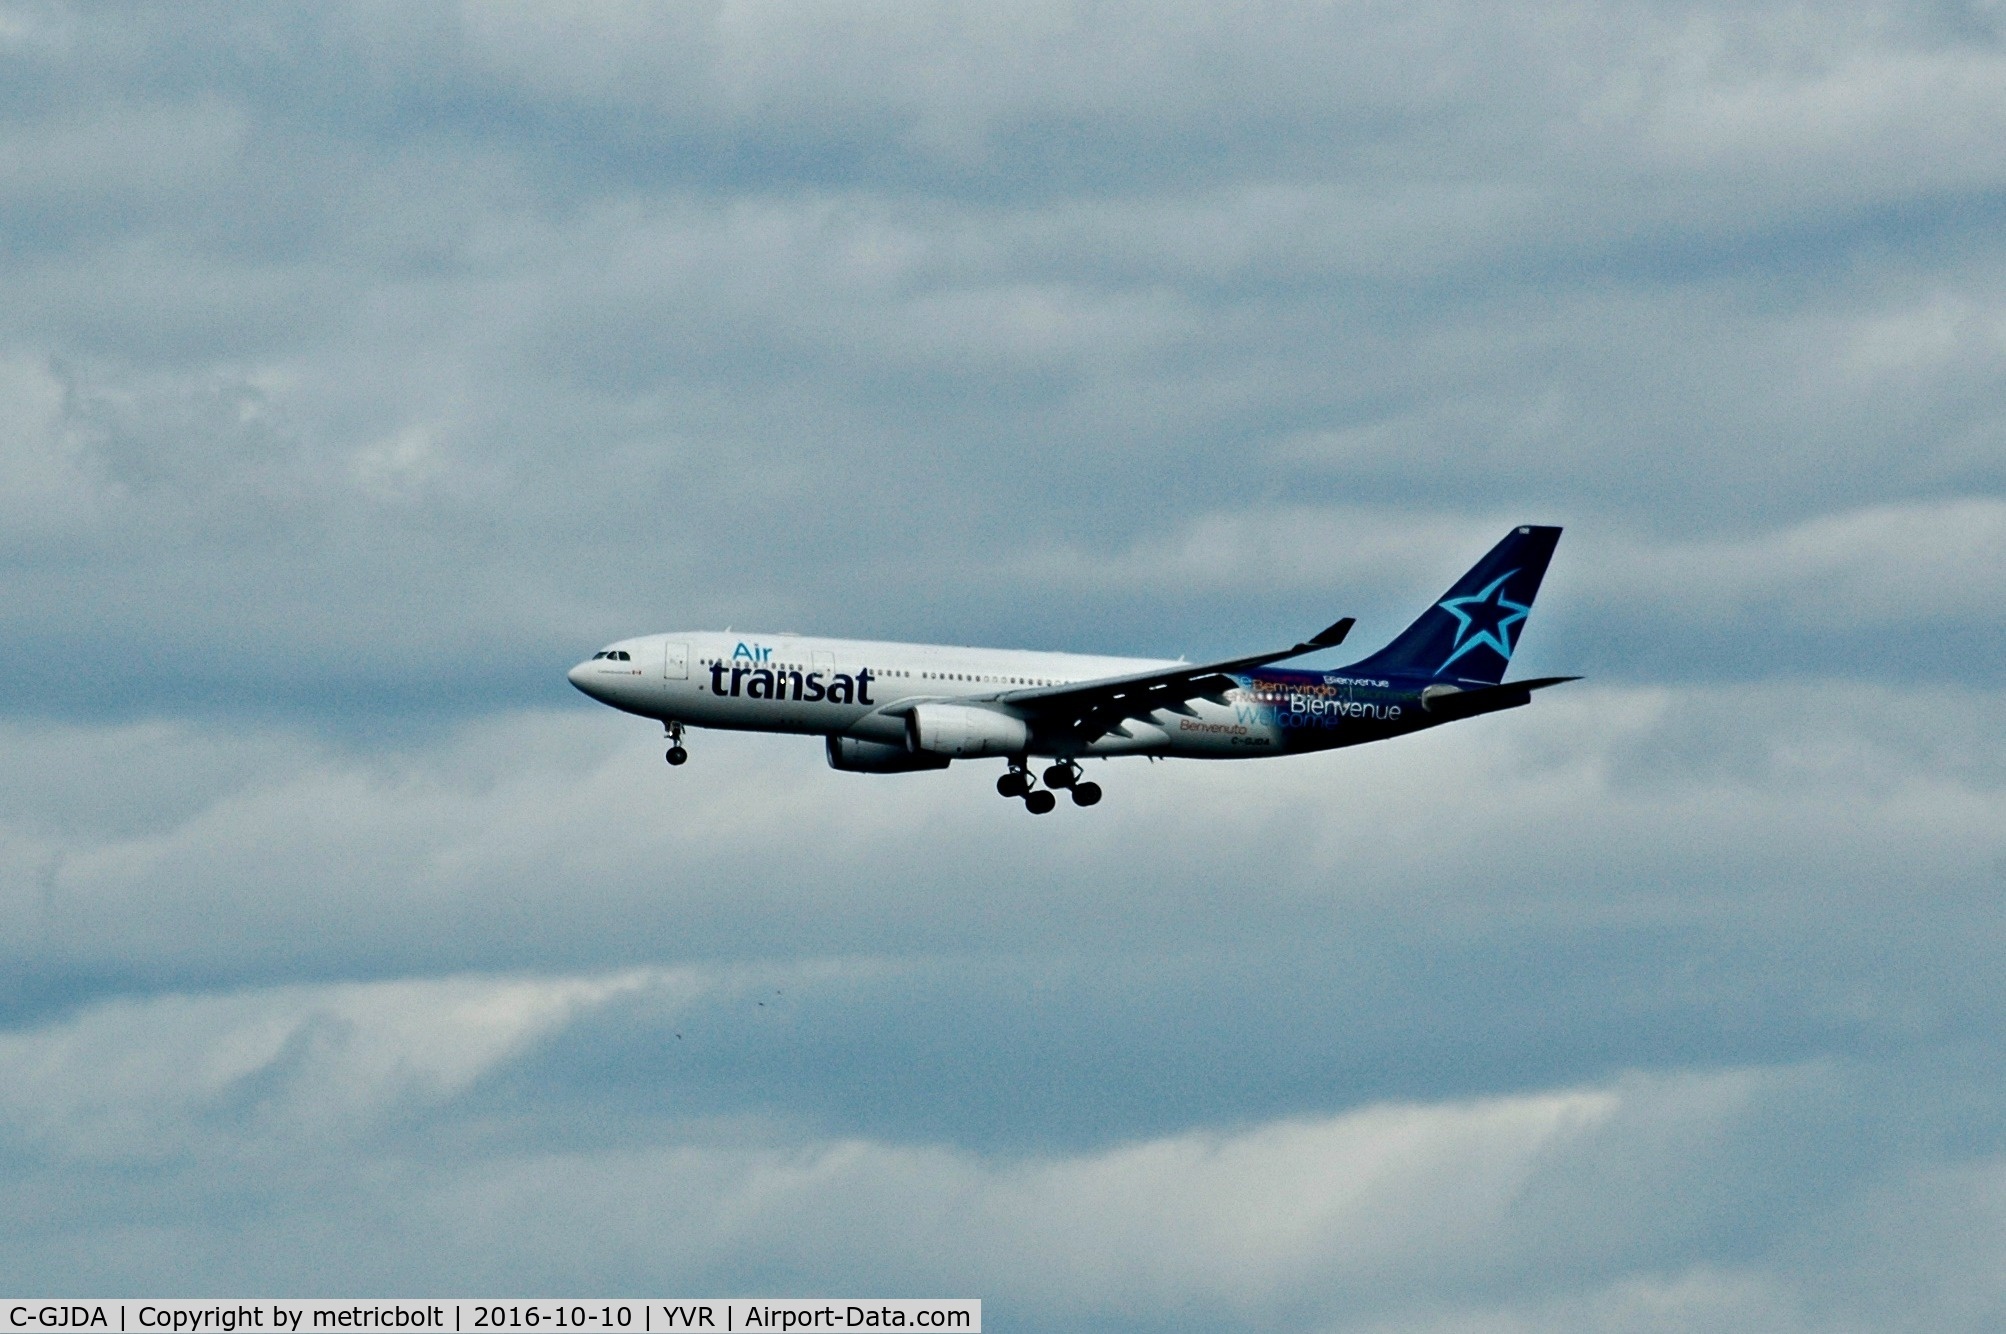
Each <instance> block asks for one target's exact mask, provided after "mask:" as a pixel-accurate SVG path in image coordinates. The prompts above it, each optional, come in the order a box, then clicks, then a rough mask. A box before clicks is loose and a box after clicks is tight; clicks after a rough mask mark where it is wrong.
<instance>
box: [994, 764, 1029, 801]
mask: <svg viewBox="0 0 2006 1334" xmlns="http://www.w3.org/2000/svg"><path fill="white" fill-rule="evenodd" d="M1030 790H1031V775H1029V774H1027V773H1025V772H1024V771H1023V770H1022V769H1012V770H1011V771H1010V772H1009V773H1006V774H1004V775H1003V776H1002V777H1001V778H999V779H997V780H996V794H997V795H998V796H1003V797H1021V796H1023V795H1024V794H1025V793H1027V792H1029V791H1030Z"/></svg>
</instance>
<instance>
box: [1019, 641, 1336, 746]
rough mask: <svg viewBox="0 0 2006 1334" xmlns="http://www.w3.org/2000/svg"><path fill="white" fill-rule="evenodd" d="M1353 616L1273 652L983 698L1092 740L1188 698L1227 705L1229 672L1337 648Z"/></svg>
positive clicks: (1178, 707)
mask: <svg viewBox="0 0 2006 1334" xmlns="http://www.w3.org/2000/svg"><path fill="white" fill-rule="evenodd" d="M1352 624H1353V618H1352V617H1349V616H1347V617H1345V618H1344V619H1343V620H1341V621H1339V622H1337V623H1336V624H1335V625H1331V626H1327V627H1326V628H1324V629H1322V630H1319V631H1318V632H1317V633H1315V634H1313V635H1311V636H1310V637H1309V638H1308V639H1305V640H1303V641H1302V642H1301V643H1300V644H1297V645H1295V646H1294V647H1292V648H1285V649H1282V650H1280V651H1279V652H1275V653H1255V654H1251V655H1249V656H1247V657H1244V658H1227V659H1225V660H1223V661H1220V662H1202V663H1189V664H1186V663H1179V664H1178V665H1177V666H1175V667H1168V668H1162V669H1159V670H1156V671H1151V672H1134V673H1131V674H1130V675H1127V676H1104V677H1101V678H1100V679H1098V680H1094V681H1075V682H1072V683H1070V684H1068V685H1062V686H1035V687H1032V688H1030V689H1027V690H1004V691H999V692H997V693H996V694H993V695H987V696H981V697H979V698H981V699H982V700H983V701H984V702H989V703H996V704H1001V705H1003V706H1005V707H1007V708H1009V709H1010V710H1012V711H1013V712H1015V713H1018V714H1021V715H1022V716H1023V717H1025V718H1027V719H1029V720H1031V721H1033V722H1036V723H1040V724H1043V725H1044V726H1047V727H1057V728H1062V729H1064V730H1066V731H1069V732H1072V733H1074V734H1076V735H1077V736H1079V737H1080V739H1081V740H1084V741H1091V740H1093V739H1094V738H1095V737H1098V736H1101V735H1104V734H1105V733H1108V732H1111V731H1114V730H1115V729H1116V728H1118V727H1120V726H1121V722H1122V719H1124V718H1142V717H1146V716H1147V715H1149V714H1150V713H1152V712H1154V711H1155V710H1157V709H1169V710H1170V711H1171V712H1173V713H1178V712H1184V713H1189V712H1190V710H1189V709H1188V708H1186V707H1185V704H1184V702H1185V701H1186V700H1191V699H1210V700H1212V701H1214V702H1216V703H1221V704H1223V703H1224V702H1225V700H1226V692H1227V691H1229V690H1233V689H1235V688H1236V687H1237V686H1238V684H1239V683H1238V682H1236V681H1234V680H1233V679H1232V677H1231V676H1230V675H1228V673H1231V672H1240V671H1246V670H1247V669H1249V668H1253V667H1265V666H1267V665H1268V664H1269V663H1271V662H1280V661H1282V660H1283V659H1285V658H1297V657H1301V656H1302V655H1303V654H1305V653H1314V652H1315V651H1316V650H1318V649H1323V648H1334V647H1336V646H1337V645H1339V644H1341V643H1343V642H1344V637H1345V636H1346V635H1348V634H1350V633H1351V627H1352Z"/></svg>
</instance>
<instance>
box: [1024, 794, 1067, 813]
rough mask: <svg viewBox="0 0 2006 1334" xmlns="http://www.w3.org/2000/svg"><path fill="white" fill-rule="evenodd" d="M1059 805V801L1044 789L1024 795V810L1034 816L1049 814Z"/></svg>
mask: <svg viewBox="0 0 2006 1334" xmlns="http://www.w3.org/2000/svg"><path fill="white" fill-rule="evenodd" d="M1058 804H1059V799H1058V798H1057V797H1055V796H1053V795H1052V794H1051V793H1049V792H1046V791H1044V790H1043V789H1040V790H1039V791H1036V792H1027V793H1025V794H1024V809H1025V810H1027V811H1029V812H1031V814H1033V815H1046V814H1049V813H1050V812H1051V809H1052V807H1054V806H1056V805H1058Z"/></svg>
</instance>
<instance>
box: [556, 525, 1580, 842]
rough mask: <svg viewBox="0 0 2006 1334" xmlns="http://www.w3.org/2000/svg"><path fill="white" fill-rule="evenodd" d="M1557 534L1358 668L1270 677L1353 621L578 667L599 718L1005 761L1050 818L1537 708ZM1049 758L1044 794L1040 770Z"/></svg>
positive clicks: (652, 644)
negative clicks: (1148, 789)
mask: <svg viewBox="0 0 2006 1334" xmlns="http://www.w3.org/2000/svg"><path fill="white" fill-rule="evenodd" d="M1559 540H1560V529H1558V528H1549V527H1537V526H1526V527H1521V528H1517V529H1514V530H1513V531H1512V532H1511V533H1509V534H1507V535H1506V536H1505V538H1504V540H1503V541H1501V542H1499V543H1498V544H1497V545H1496V546H1495V547H1493V548H1491V550H1490V552H1489V553H1488V554H1486V555H1485V556H1484V558H1483V559H1482V560H1480V561H1478V562H1477V563H1476V564H1475V565H1473V566H1471V567H1470V570H1469V572H1468V573H1467V574H1465V575H1464V576H1463V577H1462V578H1461V579H1458V580H1457V581H1456V582H1455V584H1454V585H1453V586H1451V587H1450V589H1449V591H1448V592H1447V593H1444V594H1443V595H1442V597H1441V599H1440V600H1439V601H1437V602H1435V603H1434V604H1433V605H1432V606H1430V607H1429V608H1428V609H1427V610H1426V611H1424V612H1422V613H1421V615H1420V618H1419V619H1417V620H1416V621H1415V622H1414V623H1413V624H1412V625H1410V626H1408V627H1407V628H1406V629H1405V630H1403V631H1402V632H1401V633H1400V634H1399V635H1398V636H1396V637H1395V638H1394V639H1393V641H1392V642H1391V643H1389V644H1387V645H1386V647H1384V648H1382V649H1380V650H1379V651H1378V652H1377V653H1373V654H1371V655H1369V656H1367V657H1364V658H1361V659H1359V660H1358V661H1357V662H1354V663H1352V664H1351V665H1350V666H1348V667H1342V668H1338V669H1337V670H1335V671H1318V670H1302V669H1289V668H1282V667H1277V666H1276V665H1275V664H1277V663H1282V662H1286V661H1288V660H1290V659H1292V658H1299V657H1302V656H1304V655H1306V654H1310V653H1316V652H1319V651H1322V650H1326V649H1331V648H1335V647H1337V646H1338V645H1340V644H1342V643H1343V642H1344V639H1345V636H1346V635H1348V634H1349V633H1350V631H1351V627H1352V625H1353V618H1352V617H1349V616H1347V617H1345V618H1344V619H1342V620H1340V621H1337V622H1336V623H1334V624H1332V625H1330V626H1328V627H1326V628H1325V629H1323V630H1320V631H1318V632H1317V633H1316V634H1313V635H1311V636H1310V637H1309V638H1307V639H1304V640H1301V641H1299V642H1298V643H1296V644H1293V645H1291V646H1290V647H1288V648H1285V649H1280V650H1276V651H1273V652H1268V653H1253V654H1248V655H1246V656H1244V657H1238V658H1227V659H1225V660H1223V661H1219V662H1205V663H1189V662H1183V661H1178V662H1165V661H1160V660H1156V659H1146V658H1112V657H1092V656H1087V655H1082V654H1073V653H1039V652H1029V651H1024V650H1016V649H983V648H958V647H951V646H947V645H940V644H898V643H877V642H870V641H864V640H851V639H820V638H814V637H810V636H805V635H793V634H786V635H751V634H735V633H733V632H731V631H728V630H727V631H722V632H716V631H690V632H676V633H669V634H656V635H643V636H641V637H639V638H635V639H623V640H620V641H619V642H617V643H614V644H609V645H608V646H607V647H605V648H603V649H601V650H599V651H598V652H597V653H595V654H593V655H592V656H591V657H590V658H588V659H587V660H586V661H584V662H581V663H579V664H578V665H577V666H576V667H573V668H572V669H571V671H570V673H569V674H568V675H569V678H570V681H571V684H572V685H574V686H576V687H578V689H580V690H582V691H583V692H585V693H586V694H587V695H590V696H591V697H592V698H593V699H596V700H598V701H600V702H601V703H603V704H609V705H611V706H612V707H614V708H616V709H621V710H624V711H625V712H627V713H633V714H638V715H640V716H641V717H644V718H652V719H655V720H657V721H659V722H661V723H662V724H663V726H664V728H665V730H666V733H667V738H668V741H669V749H668V755H667V758H668V762H669V763H670V764H671V765H680V764H682V763H684V762H685V761H686V760H687V759H688V758H689V752H688V751H687V750H686V749H685V748H684V746H683V735H684V731H685V729H686V728H689V727H714V728H731V729H736V730H740V731H753V732H790V733H798V734H805V735H815V736H821V737H822V738H824V742H823V744H824V747H825V749H826V752H827V755H828V761H829V767H830V768H832V769H839V770H842V771H844V772H848V773H866V774H892V773H911V772H916V771H922V770H931V769H945V768H946V767H947V766H948V765H950V764H952V763H953V762H954V761H955V760H972V759H982V758H988V759H1001V760H1003V761H1004V763H1005V768H1004V771H1003V775H1002V777H1001V778H999V779H997V781H996V791H997V792H998V793H1000V794H1001V795H1002V796H1005V797H1009V798H1016V799H1021V800H1022V801H1023V803H1024V807H1025V809H1026V810H1028V811H1030V812H1031V813H1032V814H1034V815H1044V814H1047V813H1048V812H1050V811H1051V810H1052V809H1053V808H1054V807H1055V806H1056V805H1057V804H1058V798H1057V796H1055V795H1054V794H1055V792H1058V791H1064V792H1066V793H1068V794H1069V795H1070V796H1071V797H1072V800H1073V802H1074V804H1075V805H1078V806H1092V805H1094V804H1096V803H1097V802H1099V801H1100V799H1101V788H1100V784H1098V783H1095V782H1093V781H1091V780H1089V779H1087V778H1086V776H1085V774H1084V772H1083V770H1082V769H1081V767H1080V763H1079V762H1080V761H1081V760H1083V759H1089V758H1112V757H1115V756H1121V755H1146V756H1151V757H1159V758H1160V757H1182V758H1189V759H1217V760H1240V759H1255V758H1259V757H1264V756H1270V755H1290V754H1299V753H1301V752H1304V751H1316V750H1330V749H1334V748H1336V747H1340V746H1355V745H1359V744H1361V743H1363V742H1368V741H1381V740H1384V739H1386V738H1388V737H1395V736H1403V735H1405V734H1407V733H1409V732H1418V731H1421V730H1422V729H1424V728H1429V727H1436V726H1439V725H1441V724H1443V723H1449V722H1456V721H1458V720H1460V719H1463V718H1473V717H1476V716H1477V715H1479V714H1484V713H1495V712H1497V711H1498V710H1500V709H1513V708H1518V707H1520V706H1521V705H1524V704H1528V703H1530V702H1531V700H1532V692H1533V691H1535V690H1544V689H1545V688H1547V687H1548V686H1555V685H1560V684H1561V683H1563V682H1566V681H1576V680H1579V679H1580V678H1579V677H1574V676H1548V677H1541V678H1538V679H1535V680H1528V681H1511V682H1507V681H1505V679H1504V673H1505V668H1506V667H1507V665H1508V664H1509V663H1510V661H1511V655H1512V650H1513V649H1514V648H1515V647H1516V646H1517V643H1518V636H1519V633H1520V631H1521V630H1522V629H1523V627H1524V625H1525V619H1526V616H1527V614H1528V613H1529V612H1530V611H1531V610H1532V601H1533V597H1534V595H1535V594H1536V593H1538V591H1539V584H1540V580H1541V579H1542V578H1543V577H1544V576H1545V574H1546V567H1547V563H1548V562H1549V561H1550V560H1551V559H1552V557H1553V550H1554V546H1555V544H1557V543H1558V542H1559ZM1034 757H1036V758H1039V759H1043V760H1050V761H1051V763H1050V764H1049V765H1048V766H1046V767H1045V769H1044V772H1043V774H1042V777H1043V779H1044V786H1042V787H1040V786H1039V785H1038V780H1037V777H1035V776H1034V775H1033V773H1032V767H1031V765H1032V760H1033V758H1034Z"/></svg>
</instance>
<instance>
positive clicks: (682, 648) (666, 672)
mask: <svg viewBox="0 0 2006 1334" xmlns="http://www.w3.org/2000/svg"><path fill="white" fill-rule="evenodd" d="M662 648H663V654H662V679H663V680H665V681H687V680H689V679H690V646H689V645H688V644H664V645H663V646H662Z"/></svg>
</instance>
